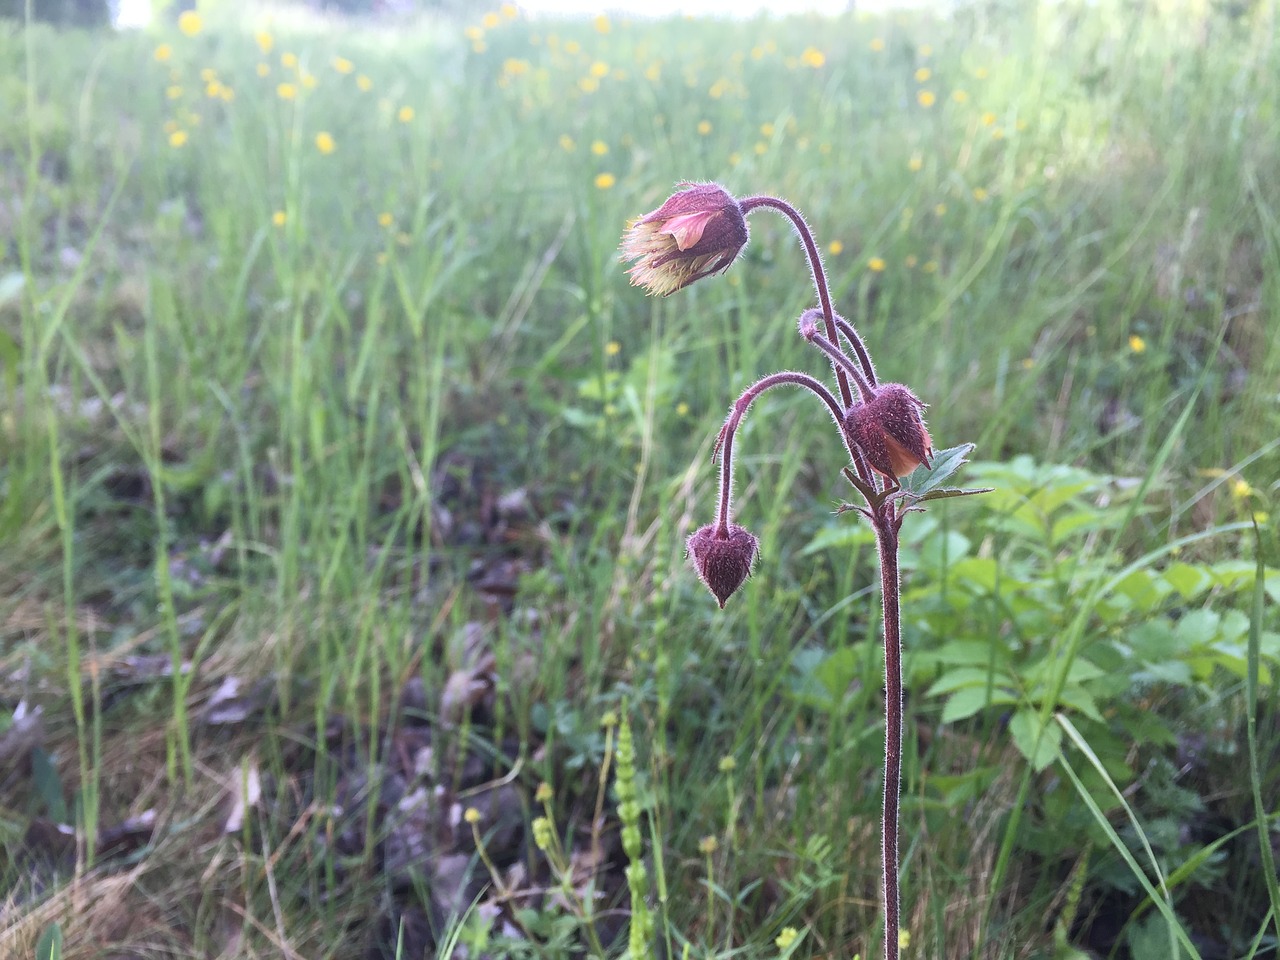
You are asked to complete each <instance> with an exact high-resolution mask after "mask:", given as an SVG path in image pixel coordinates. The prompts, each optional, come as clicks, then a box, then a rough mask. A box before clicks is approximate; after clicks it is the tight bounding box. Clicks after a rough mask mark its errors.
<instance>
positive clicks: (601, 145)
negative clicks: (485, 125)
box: [591, 140, 609, 157]
mask: <svg viewBox="0 0 1280 960" xmlns="http://www.w3.org/2000/svg"><path fill="white" fill-rule="evenodd" d="M591 152H592V153H594V154H595V155H596V156H597V157H603V156H604V155H605V154H606V153H608V152H609V145H608V144H607V143H605V142H604V141H603V140H593V141H592V142H591Z"/></svg>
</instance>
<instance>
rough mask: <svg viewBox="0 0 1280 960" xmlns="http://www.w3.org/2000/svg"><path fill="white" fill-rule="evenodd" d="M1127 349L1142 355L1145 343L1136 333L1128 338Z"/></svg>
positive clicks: (1145, 347) (1145, 346)
mask: <svg viewBox="0 0 1280 960" xmlns="http://www.w3.org/2000/svg"><path fill="white" fill-rule="evenodd" d="M1129 349H1130V350H1132V351H1133V352H1134V353H1142V352H1143V351H1145V350H1146V349H1147V341H1145V340H1143V339H1142V338H1141V337H1140V336H1138V335H1137V334H1136V333H1135V334H1132V335H1131V336H1130V337H1129Z"/></svg>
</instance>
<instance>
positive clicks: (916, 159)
mask: <svg viewBox="0 0 1280 960" xmlns="http://www.w3.org/2000/svg"><path fill="white" fill-rule="evenodd" d="M923 167H924V157H922V156H920V154H918V153H913V154H912V155H911V159H910V160H908V161H907V169H908V170H910V171H911V172H912V173H919V172H920V170H921V169H923Z"/></svg>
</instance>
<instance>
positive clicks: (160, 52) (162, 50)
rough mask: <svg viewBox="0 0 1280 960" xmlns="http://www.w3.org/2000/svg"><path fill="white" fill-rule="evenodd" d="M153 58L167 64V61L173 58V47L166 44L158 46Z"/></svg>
mask: <svg viewBox="0 0 1280 960" xmlns="http://www.w3.org/2000/svg"><path fill="white" fill-rule="evenodd" d="M153 56H155V58H156V59H157V60H159V61H160V62H161V63H167V62H168V61H169V59H170V58H172V57H173V47H171V46H169V44H167V43H162V44H160V46H158V47H156V52H155V54H153Z"/></svg>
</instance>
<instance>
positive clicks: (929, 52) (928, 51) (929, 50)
mask: <svg viewBox="0 0 1280 960" xmlns="http://www.w3.org/2000/svg"><path fill="white" fill-rule="evenodd" d="M920 56H922V57H931V56H933V47H931V46H929V44H927V43H926V44H925V45H924V46H922V47H921V48H920Z"/></svg>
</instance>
